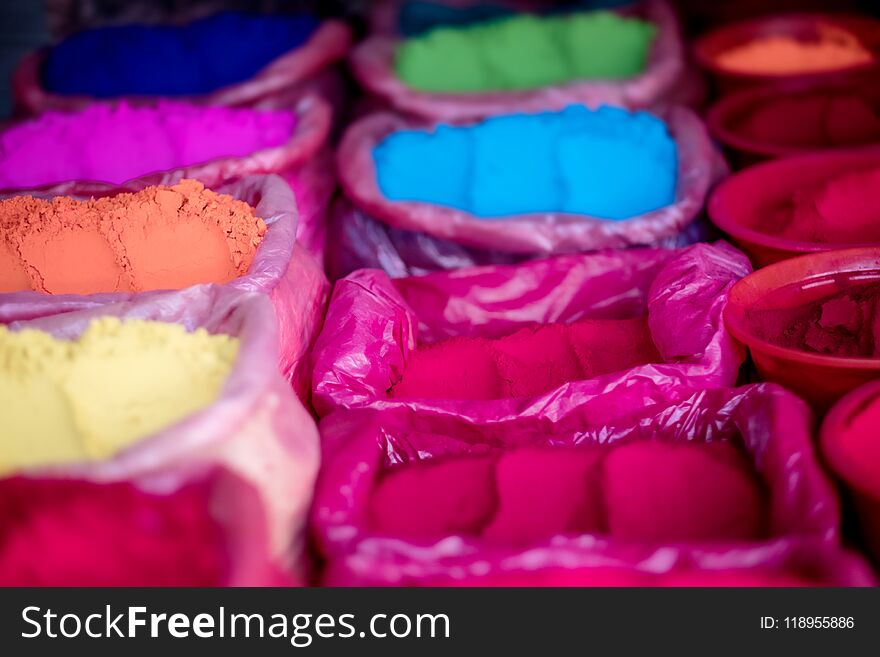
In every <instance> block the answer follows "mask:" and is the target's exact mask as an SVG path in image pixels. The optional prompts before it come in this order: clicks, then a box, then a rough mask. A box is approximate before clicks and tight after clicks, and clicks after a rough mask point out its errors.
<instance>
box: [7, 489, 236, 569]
mask: <svg viewBox="0 0 880 657" xmlns="http://www.w3.org/2000/svg"><path fill="white" fill-rule="evenodd" d="M207 493H208V491H207V490H206V489H205V487H203V486H200V485H190V486H187V487H185V488H182V489H180V490H178V491H176V492H174V493H171V494H170V495H150V494H147V493H144V492H142V491H140V490H138V489H137V488H135V487H134V486H132V485H131V484H128V483H109V484H98V483H92V482H87V481H75V480H66V481H60V480H46V479H25V478H19V477H12V478H7V479H0V585H2V586H220V585H222V584H224V583H225V581H226V580H227V577H226V572H227V570H228V566H227V563H226V561H227V559H226V554H225V550H224V549H223V547H222V545H223V544H222V541H223V537H222V535H221V532H220V528H219V527H218V526H217V525H216V523H215V522H214V521H213V519H212V518H211V517H210V515H209V508H210V506H209V504H210V500H209V497H208V495H207Z"/></svg>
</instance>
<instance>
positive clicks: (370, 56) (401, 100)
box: [349, 0, 686, 121]
mask: <svg viewBox="0 0 880 657" xmlns="http://www.w3.org/2000/svg"><path fill="white" fill-rule="evenodd" d="M620 12H621V13H624V14H634V15H636V16H639V17H642V18H644V19H646V20H649V21H651V22H652V23H654V24H655V25H657V27H658V31H657V37H656V39H655V41H654V44H653V46H652V47H651V52H650V54H649V57H648V64H647V67H646V70H645V71H644V72H643V73H642V74H641V75H638V76H636V77H635V78H632V79H629V80H621V81H608V80H598V81H574V82H572V83H570V84H566V85H559V86H550V87H543V88H540V89H535V90H530V91H517V92H495V93H479V94H436V93H425V92H420V91H416V90H414V89H411V88H409V87H407V86H406V85H404V84H403V82H401V80H400V79H399V78H398V77H397V75H396V74H395V72H394V54H395V51H396V48H397V42H398V39H397V37H395V36H393V35H387V34H381V33H377V34H374V35H373V36H371V37H369V38H367V39H366V40H365V41H363V42H362V43H360V44H359V45H358V46H356V47H355V48H354V49H353V50H352V52H351V55H350V58H349V61H350V64H351V69H352V72H353V73H354V76H355V78H357V81H358V82H359V83H360V84H361V86H362V87H364V89H365V90H366V91H367V92H369V93H372V94H375V95H376V96H379V97H381V98H383V99H385V100H387V101H388V102H389V103H390V104H391V105H392V106H393V107H395V108H396V109H397V110H399V111H401V112H406V113H409V114H412V115H415V116H420V117H424V118H428V119H433V120H438V121H463V120H467V119H477V118H483V117H487V116H492V115H494V114H508V113H510V112H541V111H547V110H552V109H562V108H563V107H565V106H566V105H571V104H577V103H581V104H586V105H597V104H603V103H607V104H610V105H620V106H624V107H631V108H644V107H651V106H654V105H657V104H658V103H662V102H663V101H664V100H665V98H666V96H667V95H670V94H673V93H674V92H675V90H676V86H677V85H678V84H679V83H680V81H681V79H682V76H684V75H685V70H686V67H685V61H684V45H683V42H682V37H681V32H680V29H679V26H678V21H677V18H676V16H675V12H674V11H673V9H672V7H671V6H670V5H669V4H668V3H667V2H666V0H645V1H644V2H641V3H637V4H636V7H635V9H632V10H630V9H622V10H620Z"/></svg>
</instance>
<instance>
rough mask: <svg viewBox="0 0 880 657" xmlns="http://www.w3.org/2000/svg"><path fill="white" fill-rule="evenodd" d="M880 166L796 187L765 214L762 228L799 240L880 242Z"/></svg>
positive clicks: (837, 242) (767, 231)
mask: <svg viewBox="0 0 880 657" xmlns="http://www.w3.org/2000/svg"><path fill="white" fill-rule="evenodd" d="M877 189H880V167H877V168H868V169H861V170H855V171H850V172H847V173H844V174H841V175H838V176H836V177H834V178H832V179H831V180H828V181H827V182H825V183H823V184H819V185H814V186H810V187H806V188H801V189H796V190H795V191H794V193H791V194H790V195H788V196H787V197H786V198H785V199H784V200H782V201H781V202H779V203H778V204H776V205H775V206H771V207H768V208H767V209H766V212H765V213H763V214H762V221H761V224H760V230H761V231H762V232H766V233H769V234H773V235H778V236H780V237H783V238H785V239H788V240H794V241H798V242H819V243H824V244H858V243H863V242H874V241H880V208H878V206H877V203H876V196H877Z"/></svg>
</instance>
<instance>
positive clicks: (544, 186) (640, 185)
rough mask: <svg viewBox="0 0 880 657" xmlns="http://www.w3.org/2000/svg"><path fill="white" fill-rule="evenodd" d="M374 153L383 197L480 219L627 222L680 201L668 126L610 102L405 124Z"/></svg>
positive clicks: (655, 118) (676, 150) (648, 115)
mask: <svg viewBox="0 0 880 657" xmlns="http://www.w3.org/2000/svg"><path fill="white" fill-rule="evenodd" d="M373 158H374V160H375V164H376V175H377V179H378V184H379V188H380V189H381V191H382V194H383V195H384V196H385V197H386V198H387V199H389V200H392V201H418V202H423V203H432V204H435V205H442V206H448V207H452V208H456V209H459V210H463V211H465V212H469V213H472V214H474V215H476V216H477V217H483V218H491V217H503V216H510V215H517V214H527V213H537V212H563V213H570V214H583V215H588V216H592V217H598V218H603V219H612V220H621V219H628V218H630V217H635V216H639V215H642V214H645V213H646V212H650V211H652V210H657V209H659V208H662V207H665V206H667V205H670V204H672V203H674V202H675V190H676V183H677V179H678V149H677V146H676V143H675V140H674V139H673V138H672V136H671V135H670V134H669V130H668V129H667V127H666V124H665V123H664V122H663V121H662V120H661V119H659V118H657V117H656V116H654V115H652V114H648V113H646V112H629V111H627V110H625V109H621V108H617V107H609V106H603V107H600V108H599V109H598V110H590V109H587V108H586V107H583V106H580V105H572V106H570V107H568V108H566V109H565V110H563V111H561V112H547V113H543V114H511V115H506V116H497V117H492V118H489V119H486V120H485V121H482V122H481V123H477V124H475V125H472V126H466V127H452V126H448V125H440V126H438V127H437V128H436V129H435V130H433V131H424V130H402V131H399V132H395V133H393V134H391V135H389V136H388V137H387V138H385V139H384V140H383V141H382V142H381V143H380V144H379V145H377V146H376V148H375V149H374V151H373Z"/></svg>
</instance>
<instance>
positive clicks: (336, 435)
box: [311, 327, 874, 586]
mask: <svg viewBox="0 0 880 657" xmlns="http://www.w3.org/2000/svg"><path fill="white" fill-rule="evenodd" d="M682 330H686V329H685V328H684V327H683V329H682ZM646 401H647V400H646ZM652 401H654V402H656V404H655V405H649V404H648V403H640V404H614V403H609V404H607V405H605V406H604V412H603V413H601V414H598V415H597V414H596V413H594V408H593V407H592V405H590V404H584V405H580V406H578V407H575V408H571V409H569V410H568V412H566V413H565V414H563V415H557V416H553V417H548V416H547V415H525V416H523V417H520V418H505V419H503V420H501V421H499V422H497V423H494V424H493V423H488V424H473V423H472V422H471V421H470V420H469V419H468V418H457V417H453V416H445V417H441V416H437V415H433V414H425V413H421V412H419V410H418V409H417V408H414V407H412V406H408V405H400V406H398V407H396V408H393V409H385V410H383V411H375V410H373V409H360V410H354V411H341V412H338V413H334V414H332V415H331V416H329V417H327V418H324V419H323V420H322V421H321V424H320V429H321V438H322V448H323V459H324V466H323V469H322V472H321V475H320V477H319V482H318V488H317V491H316V495H315V504H314V507H313V510H312V516H311V518H312V526H313V529H314V532H315V536H316V539H317V546H318V549H319V551H320V552H321V554H322V556H323V558H324V559H325V560H326V563H327V566H326V570H325V572H324V577H323V581H324V583H326V584H328V585H336V586H350V585H358V586H382V585H385V586H388V585H395V586H397V585H443V584H446V585H449V584H469V585H478V584H480V583H481V582H483V583H486V584H490V583H491V584H499V583H508V584H509V583H513V584H519V585H525V584H528V583H529V582H530V578H532V577H534V576H535V575H541V574H542V573H543V574H547V573H556V577H555V578H554V580H553V581H554V583H556V584H565V583H566V580H567V579H571V580H574V581H575V582H578V583H580V584H583V583H585V582H589V580H590V577H589V576H590V574H591V573H592V574H594V575H595V576H596V577H595V580H596V583H604V585H621V584H623V583H625V582H628V583H630V584H638V585H648V584H651V583H662V582H661V581H655V582H652V580H651V578H650V577H649V576H665V575H680V574H686V573H688V572H691V573H692V574H695V575H713V574H714V575H718V574H723V575H727V576H730V578H735V577H736V575H737V574H739V575H743V574H754V573H756V572H758V573H763V574H766V575H771V576H773V575H775V576H783V575H795V576H798V577H804V578H808V579H809V580H810V581H811V582H813V581H814V582H815V583H817V584H831V585H871V584H873V583H874V579H873V576H872V574H871V572H870V570H869V569H868V568H867V567H866V566H865V565H864V564H863V563H862V562H861V561H860V560H859V559H858V558H857V557H855V556H853V555H849V554H848V553H845V552H844V551H843V549H842V548H841V547H840V545H839V537H838V531H839V523H840V518H839V511H838V502H837V498H836V497H835V494H834V491H833V489H832V487H831V484H830V483H829V481H828V480H827V479H826V477H825V475H824V473H823V471H822V469H821V466H820V465H819V462H818V461H817V459H816V454H815V451H814V448H813V445H812V440H811V428H812V417H811V415H810V412H809V410H808V408H807V406H806V405H805V404H804V403H803V402H802V401H800V400H799V399H797V398H796V397H794V396H793V395H792V394H790V393H788V392H786V391H785V390H783V389H782V388H780V387H778V386H775V385H772V384H762V385H754V386H746V387H743V388H739V389H729V388H727V389H714V390H697V389H695V388H685V387H681V386H674V387H671V388H668V389H666V390H665V391H664V393H663V395H661V396H660V397H658V398H656V399H654V400H652ZM643 440H663V441H673V442H678V441H690V442H693V441H700V442H703V441H705V442H713V441H719V440H727V441H733V442H734V443H736V444H738V445H739V446H741V447H742V448H743V449H744V451H745V453H746V454H747V456H748V458H749V460H750V461H751V462H752V463H753V465H754V469H755V471H756V473H757V474H758V475H759V477H760V479H761V480H762V481H763V483H764V484H765V488H766V489H767V491H768V495H769V509H768V511H769V532H768V536H767V537H766V539H764V540H761V541H755V542H749V541H741V542H737V543H724V542H721V543H719V542H696V541H694V542H679V543H675V544H656V543H651V542H636V541H633V542H622V541H619V540H613V539H611V538H609V537H607V536H602V535H594V534H583V535H557V536H553V537H549V538H547V539H544V540H539V541H534V542H532V543H529V544H527V545H524V546H523V545H520V546H517V547H514V546H508V545H505V544H499V543H494V544H492V543H487V542H485V541H483V540H481V539H479V538H474V537H468V536H449V537H446V538H443V539H440V540H427V539H425V540H421V541H419V540H409V539H402V538H400V537H395V536H390V535H383V534H379V533H376V532H373V531H372V530H371V529H370V526H369V524H368V522H367V520H366V506H367V503H368V501H369V500H370V498H371V495H372V493H373V490H374V487H375V482H376V477H377V475H379V474H380V473H381V472H382V471H383V470H384V469H386V468H388V467H390V466H391V465H394V464H400V463H406V462H413V461H418V460H426V459H431V458H436V457H441V456H445V455H454V454H467V453H474V452H482V453H485V451H486V449H487V447H488V448H490V449H501V450H503V449H506V448H513V447H517V446H522V445H545V446H572V445H591V444H593V445H596V444H599V445H619V444H624V443H627V442H630V441H643ZM437 494H438V495H443V494H444V491H437ZM505 580H506V582H505ZM532 581H534V580H532Z"/></svg>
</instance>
